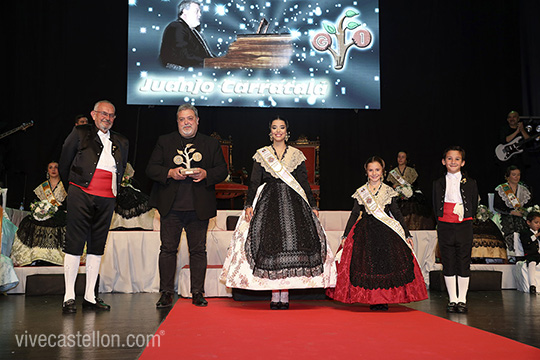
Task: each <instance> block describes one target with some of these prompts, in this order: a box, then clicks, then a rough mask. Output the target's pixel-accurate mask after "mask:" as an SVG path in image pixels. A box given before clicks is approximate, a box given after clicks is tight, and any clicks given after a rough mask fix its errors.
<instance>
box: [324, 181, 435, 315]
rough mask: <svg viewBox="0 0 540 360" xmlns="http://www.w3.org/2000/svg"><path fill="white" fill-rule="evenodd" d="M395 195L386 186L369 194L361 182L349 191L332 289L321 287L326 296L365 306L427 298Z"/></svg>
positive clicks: (394, 192) (366, 187) (383, 185)
mask: <svg viewBox="0 0 540 360" xmlns="http://www.w3.org/2000/svg"><path fill="white" fill-rule="evenodd" d="M366 192H367V193H366ZM397 196H398V194H397V193H396V191H394V190H393V189H392V188H391V187H390V186H388V185H386V184H382V185H381V187H380V189H379V191H378V192H377V193H376V194H371V192H370V191H369V189H368V186H367V184H366V185H364V186H363V187H361V188H359V189H358V190H357V191H356V192H355V194H354V195H353V198H354V199H355V200H356V202H355V205H354V208H353V211H352V212H351V216H350V218H349V221H348V223H347V228H346V229H345V232H346V234H347V238H346V240H345V243H344V245H343V254H342V256H341V261H340V263H339V264H338V277H337V282H336V287H335V289H327V292H326V293H327V295H328V296H330V297H332V298H333V299H335V300H338V301H341V302H344V303H365V304H384V303H408V302H412V301H420V300H424V299H427V290H426V285H425V283H424V278H423V276H422V272H421V270H420V267H419V266H418V262H417V260H416V257H415V255H414V253H413V251H412V249H411V248H410V247H409V246H408V245H407V243H406V241H405V238H406V236H407V235H409V233H408V230H407V229H406V226H403V216H402V215H401V213H400V212H399V208H398V207H397V204H396V201H395V200H396V198H397ZM390 212H391V214H392V215H393V216H394V218H395V219H394V218H392V217H390V216H389V214H390ZM359 215H360V216H361V218H360V219H359V220H357V219H358V216H359Z"/></svg>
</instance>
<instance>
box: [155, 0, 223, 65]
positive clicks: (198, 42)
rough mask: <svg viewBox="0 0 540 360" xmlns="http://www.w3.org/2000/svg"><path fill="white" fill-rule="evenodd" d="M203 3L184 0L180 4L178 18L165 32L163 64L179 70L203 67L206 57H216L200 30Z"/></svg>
mask: <svg viewBox="0 0 540 360" xmlns="http://www.w3.org/2000/svg"><path fill="white" fill-rule="evenodd" d="M200 18H201V4H200V3H199V2H198V1H195V0H183V1H182V2H181V3H180V4H179V5H178V19H177V20H175V21H173V22H171V23H170V24H169V25H167V27H166V28H165V31H164V32H163V38H162V40H161V49H160V52H159V58H160V60H161V63H162V64H163V66H165V67H167V68H169V69H174V70H179V69H182V68H185V67H202V66H203V65H204V59H205V58H211V57H214V56H213V55H212V52H211V51H210V48H209V47H208V44H207V43H206V41H205V40H204V38H203V37H202V35H201V33H200V32H199V31H200V29H201V26H200V24H201V23H200Z"/></svg>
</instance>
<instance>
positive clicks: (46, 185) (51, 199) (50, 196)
mask: <svg viewBox="0 0 540 360" xmlns="http://www.w3.org/2000/svg"><path fill="white" fill-rule="evenodd" d="M57 186H62V187H63V185H62V183H61V182H60V183H58V185H57ZM41 189H42V190H43V193H44V194H45V197H47V201H48V202H50V203H51V204H53V205H54V206H60V205H62V204H61V203H60V202H59V201H58V200H56V198H55V197H54V193H53V190H52V189H51V183H49V181H48V180H47V181H45V182H43V183H42V184H41Z"/></svg>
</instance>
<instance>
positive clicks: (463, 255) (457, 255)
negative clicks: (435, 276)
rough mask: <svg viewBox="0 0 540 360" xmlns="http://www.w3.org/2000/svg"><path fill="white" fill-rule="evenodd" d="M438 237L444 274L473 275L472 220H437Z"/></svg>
mask: <svg viewBox="0 0 540 360" xmlns="http://www.w3.org/2000/svg"><path fill="white" fill-rule="evenodd" d="M437 237H438V241H439V250H440V252H441V262H442V265H443V275H444V276H454V275H458V276H461V277H469V276H471V251H472V242H473V227H472V220H468V221H464V222H462V223H447V222H442V221H438V222H437Z"/></svg>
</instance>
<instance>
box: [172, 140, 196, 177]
mask: <svg viewBox="0 0 540 360" xmlns="http://www.w3.org/2000/svg"><path fill="white" fill-rule="evenodd" d="M176 151H177V152H178V155H175V156H174V158H173V162H174V163H175V164H176V165H178V166H180V165H184V166H185V167H186V168H185V169H182V170H181V171H180V172H181V173H182V175H184V176H188V175H193V174H196V173H198V172H199V170H197V169H192V168H191V161H201V160H202V154H201V153H200V152H198V151H197V149H195V148H194V147H193V144H187V145H186V147H185V148H184V150H178V149H177V150H176Z"/></svg>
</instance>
